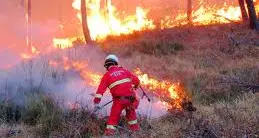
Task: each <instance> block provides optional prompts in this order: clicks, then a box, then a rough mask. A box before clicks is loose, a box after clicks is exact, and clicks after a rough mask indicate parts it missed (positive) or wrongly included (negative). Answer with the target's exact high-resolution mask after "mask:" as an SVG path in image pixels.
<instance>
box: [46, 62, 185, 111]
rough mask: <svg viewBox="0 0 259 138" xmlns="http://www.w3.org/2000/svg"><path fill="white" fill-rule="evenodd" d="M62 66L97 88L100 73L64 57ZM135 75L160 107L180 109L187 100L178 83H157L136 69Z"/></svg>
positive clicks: (51, 63)
mask: <svg viewBox="0 0 259 138" xmlns="http://www.w3.org/2000/svg"><path fill="white" fill-rule="evenodd" d="M50 65H53V66H56V65H57V63H56V62H53V61H52V62H50ZM63 65H64V68H65V70H67V69H71V68H73V69H75V70H76V71H77V72H79V74H80V76H81V77H82V78H83V79H84V80H85V82H86V84H87V85H89V86H93V87H98V85H99V83H100V81H101V78H102V75H101V73H98V72H94V71H92V70H90V69H89V67H88V65H87V63H86V62H82V61H72V62H69V61H68V58H65V57H64V58H63ZM135 74H136V75H137V76H138V78H139V79H140V82H141V85H142V86H143V87H145V88H146V89H147V90H148V91H149V92H152V94H154V95H155V96H156V97H158V98H160V99H161V100H162V101H164V102H161V105H163V106H165V107H167V108H176V109H182V106H181V104H182V102H183V100H185V99H188V95H187V93H186V91H184V89H183V86H181V85H180V84H179V83H172V82H169V81H159V80H157V79H154V78H150V77H149V76H148V75H147V74H144V73H142V72H141V71H140V69H136V70H135Z"/></svg>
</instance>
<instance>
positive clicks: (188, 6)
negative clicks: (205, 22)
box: [187, 0, 192, 24]
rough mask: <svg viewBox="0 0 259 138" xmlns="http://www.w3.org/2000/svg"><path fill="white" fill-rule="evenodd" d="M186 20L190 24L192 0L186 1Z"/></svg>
mask: <svg viewBox="0 0 259 138" xmlns="http://www.w3.org/2000/svg"><path fill="white" fill-rule="evenodd" d="M187 20H188V22H189V24H192V0H188V1H187Z"/></svg>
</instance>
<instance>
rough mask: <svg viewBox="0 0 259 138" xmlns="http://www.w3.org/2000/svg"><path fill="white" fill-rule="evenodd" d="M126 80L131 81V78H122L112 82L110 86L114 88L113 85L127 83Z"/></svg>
mask: <svg viewBox="0 0 259 138" xmlns="http://www.w3.org/2000/svg"><path fill="white" fill-rule="evenodd" d="M126 82H131V80H130V79H129V78H126V79H121V80H118V81H115V82H114V83H112V84H111V85H109V86H108V87H109V88H110V89H111V88H113V87H115V86H117V85H119V84H122V83H126Z"/></svg>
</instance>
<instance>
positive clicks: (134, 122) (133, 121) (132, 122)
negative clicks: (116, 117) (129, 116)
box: [128, 119, 138, 125]
mask: <svg viewBox="0 0 259 138" xmlns="http://www.w3.org/2000/svg"><path fill="white" fill-rule="evenodd" d="M128 123H129V125H134V124H137V123H138V120H137V119H136V120H132V121H129V122H128Z"/></svg>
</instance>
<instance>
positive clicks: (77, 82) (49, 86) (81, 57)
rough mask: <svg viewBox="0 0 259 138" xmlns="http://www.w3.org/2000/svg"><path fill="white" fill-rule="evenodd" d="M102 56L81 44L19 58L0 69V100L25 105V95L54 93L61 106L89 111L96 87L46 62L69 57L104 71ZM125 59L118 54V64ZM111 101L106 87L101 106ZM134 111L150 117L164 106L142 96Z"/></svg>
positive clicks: (163, 111) (107, 109)
mask: <svg viewBox="0 0 259 138" xmlns="http://www.w3.org/2000/svg"><path fill="white" fill-rule="evenodd" d="M72 53H73V54H72ZM105 56H106V53H104V52H102V51H101V49H99V48H98V47H97V46H81V47H76V48H72V49H65V50H63V51H62V50H60V51H55V52H52V53H48V54H46V55H39V56H37V57H35V58H33V59H32V60H28V61H27V60H23V61H20V62H19V63H16V64H15V66H13V67H12V68H10V69H9V70H8V71H1V78H0V94H1V100H4V101H8V102H15V103H16V104H18V105H24V104H25V103H26V102H27V100H28V99H27V98H28V97H27V96H26V95H29V94H30V93H35V92H38V91H39V92H44V93H46V94H48V95H51V96H53V98H54V99H56V100H57V101H62V102H60V105H61V106H64V107H65V108H71V105H72V104H78V105H79V106H82V107H85V108H88V109H90V110H92V109H93V106H94V105H93V102H92V100H93V94H94V93H95V92H96V87H93V86H90V85H88V84H89V82H87V81H86V80H84V79H83V78H82V77H81V76H80V75H79V72H77V71H75V70H74V69H73V68H71V69H69V70H65V69H64V66H60V65H59V66H57V67H52V66H50V65H49V62H50V61H52V60H57V59H60V60H61V63H62V57H69V61H83V62H86V63H88V67H89V69H90V70H93V71H95V72H97V73H100V74H104V73H105V69H104V67H103V62H104V59H105ZM127 60H128V59H123V58H121V57H120V62H121V63H124V62H125V61H127ZM124 64H125V63H124ZM128 66H129V65H128ZM132 68H133V67H132ZM137 93H138V95H139V97H141V96H142V91H140V90H138V91H137ZM110 100H112V97H111V95H110V93H109V91H108V90H107V91H106V93H105V95H104V97H103V98H102V101H101V103H100V105H104V104H105V103H107V102H108V101H110ZM111 105H112V104H110V105H108V106H106V107H104V108H103V109H102V110H100V112H99V114H101V115H103V116H106V115H109V113H110V108H111ZM137 111H138V114H141V115H145V116H148V117H153V118H154V117H159V116H161V115H164V114H166V109H165V108H163V107H162V106H161V105H160V104H159V101H158V100H156V99H155V98H154V99H153V101H152V102H151V103H149V102H148V101H147V99H145V98H143V99H141V101H140V106H139V109H138V110H137Z"/></svg>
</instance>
